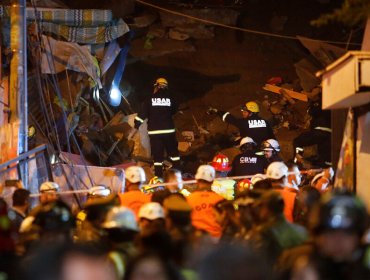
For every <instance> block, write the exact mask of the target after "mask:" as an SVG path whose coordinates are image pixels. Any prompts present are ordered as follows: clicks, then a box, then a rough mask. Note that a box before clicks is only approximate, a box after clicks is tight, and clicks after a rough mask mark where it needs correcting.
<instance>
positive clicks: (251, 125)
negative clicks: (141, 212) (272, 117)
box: [222, 112, 275, 146]
mask: <svg viewBox="0 0 370 280" xmlns="http://www.w3.org/2000/svg"><path fill="white" fill-rule="evenodd" d="M222 113H223V114H222V120H223V121H224V122H227V123H230V124H232V125H234V126H236V127H237V128H238V129H239V131H240V136H241V137H242V138H244V137H247V136H248V137H250V138H252V139H253V140H254V142H256V143H257V145H258V146H260V145H261V143H262V142H263V141H265V140H267V139H275V135H274V132H273V130H272V128H271V126H270V124H269V123H268V122H267V121H266V120H265V119H263V118H261V117H259V116H258V114H252V115H251V116H250V117H249V118H246V119H243V118H236V117H234V116H233V115H231V114H230V113H228V112H222Z"/></svg>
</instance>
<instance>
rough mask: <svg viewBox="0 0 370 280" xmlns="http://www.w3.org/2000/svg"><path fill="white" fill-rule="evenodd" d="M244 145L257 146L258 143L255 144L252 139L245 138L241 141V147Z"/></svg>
mask: <svg viewBox="0 0 370 280" xmlns="http://www.w3.org/2000/svg"><path fill="white" fill-rule="evenodd" d="M244 144H256V142H254V140H253V139H252V138H250V137H244V138H243V139H242V140H240V147H241V146H243V145H244Z"/></svg>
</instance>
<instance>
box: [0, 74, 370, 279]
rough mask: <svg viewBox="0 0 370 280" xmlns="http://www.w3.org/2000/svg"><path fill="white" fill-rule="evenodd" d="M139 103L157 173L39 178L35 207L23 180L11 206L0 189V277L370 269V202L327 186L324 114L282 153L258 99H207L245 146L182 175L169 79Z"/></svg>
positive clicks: (361, 272)
mask: <svg viewBox="0 0 370 280" xmlns="http://www.w3.org/2000/svg"><path fill="white" fill-rule="evenodd" d="M142 105H143V106H142V107H143V108H142V109H141V110H140V112H139V114H138V115H137V116H136V118H135V128H137V129H138V128H140V127H141V125H142V124H144V123H145V121H146V120H148V134H149V137H150V142H151V148H152V154H153V161H154V168H153V169H154V172H155V175H156V177H154V178H152V179H151V180H150V181H149V182H148V180H147V178H146V173H145V172H144V169H143V168H142V167H141V166H138V165H134V166H130V167H128V168H127V169H126V170H125V184H124V187H123V188H122V190H120V192H119V193H115V192H114V191H113V188H111V186H103V185H99V186H93V187H91V189H90V190H89V193H88V195H87V196H86V197H81V196H75V197H74V198H75V200H73V199H71V198H69V199H67V198H68V196H66V195H65V193H64V192H63V191H61V190H60V187H59V186H58V184H57V183H55V182H44V183H42V184H41V186H40V188H39V202H38V205H37V206H36V207H33V208H32V209H30V208H31V207H30V205H31V203H30V193H29V191H28V190H25V189H23V188H22V187H18V188H16V190H15V191H14V193H13V197H12V198H13V200H12V202H11V203H9V205H8V204H7V203H6V201H5V200H4V199H3V198H0V252H1V255H0V279H9V280H12V279H17V280H18V279H20V280H35V279H37V280H55V279H58V280H59V279H60V280H98V279H99V280H102V279H104V280H120V279H125V280H126V279H127V280H177V279H186V280H193V279H194V280H195V279H199V280H218V279H220V280H221V279H222V280H224V279H230V280H233V279H235V280H241V279H251V280H259V279H277V280H280V279H294V280H316V279H317V280H318V279H336V280H337V279H370V249H369V246H368V244H369V242H370V238H369V236H368V228H369V224H368V213H367V210H366V207H365V205H364V204H363V203H362V202H361V200H360V199H359V198H358V197H356V196H355V195H354V194H353V193H350V192H349V191H347V190H344V189H341V190H337V189H334V188H333V186H332V179H333V176H334V171H333V169H332V168H327V166H330V162H328V161H329V160H330V151H328V148H327V145H326V144H327V142H328V139H329V138H330V132H331V130H330V128H328V127H326V126H325V125H326V124H325V123H323V122H318V121H316V122H313V125H312V127H311V130H310V131H308V132H307V133H306V134H304V135H301V136H300V137H298V138H296V140H295V141H294V143H293V144H294V145H292V149H294V150H295V152H296V153H295V157H294V158H293V159H292V160H291V161H289V162H287V163H285V162H284V161H283V160H282V159H281V157H280V155H279V152H280V149H281V148H280V145H279V143H278V141H277V140H276V138H275V135H274V133H273V130H272V129H271V127H270V125H269V123H268V122H267V121H266V120H264V119H263V118H261V117H260V116H259V114H258V113H259V106H258V104H257V103H256V102H254V101H250V102H247V103H246V104H245V106H242V108H241V112H242V118H237V117H235V116H233V115H231V114H230V113H229V112H223V111H221V110H217V109H215V108H210V109H209V112H208V113H209V114H215V115H218V116H219V117H221V119H222V120H223V121H225V122H228V123H230V124H232V125H234V126H236V127H237V128H238V129H239V131H240V136H241V139H240V142H239V143H238V147H239V150H240V153H239V154H238V155H237V156H236V157H235V158H234V159H232V160H229V158H228V157H227V156H225V155H223V154H221V153H219V154H217V155H215V157H214V159H213V161H212V162H210V163H208V164H202V165H200V166H199V167H198V169H197V171H196V172H195V175H194V176H193V177H192V178H188V177H189V176H187V180H185V179H183V176H182V173H181V170H179V169H175V168H178V167H179V166H180V163H181V160H180V156H179V152H178V151H177V140H176V130H175V126H174V122H173V120H172V117H173V115H174V114H175V113H176V111H177V105H176V102H175V101H174V100H173V96H171V95H170V94H169V92H168V82H167V80H166V79H163V78H159V79H157V81H156V82H155V84H154V92H153V95H151V96H150V98H148V99H147V100H146V101H145V102H143V104H142ZM322 119H325V120H327V119H326V118H322ZM319 134H320V136H321V138H320V137H318V135H319ZM308 140H310V141H308ZM316 141H320V142H319V143H316ZM329 141H330V139H329ZM323 143H324V144H325V145H323ZM312 144H318V145H319V146H320V145H321V146H320V147H321V148H320V149H319V151H322V153H321V155H322V154H325V157H323V158H322V159H319V160H317V161H316V162H318V163H321V164H322V166H321V167H322V168H320V170H301V169H302V166H301V161H300V160H301V155H302V151H303V147H304V146H307V145H312ZM323 146H324V148H323ZM165 155H167V156H168V157H169V159H170V160H171V161H172V163H173V168H170V169H166V168H164V165H163V161H164V158H165ZM319 155H320V153H319ZM184 177H185V176H184ZM71 202H72V203H71ZM73 202H75V203H73ZM76 202H78V203H76Z"/></svg>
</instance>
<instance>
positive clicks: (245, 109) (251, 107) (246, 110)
mask: <svg viewBox="0 0 370 280" xmlns="http://www.w3.org/2000/svg"><path fill="white" fill-rule="evenodd" d="M241 111H242V116H243V118H244V119H247V118H249V117H250V116H252V115H254V114H258V113H259V111H260V108H259V106H258V104H257V103H256V102H254V101H249V102H247V103H245V105H244V106H242V107H241Z"/></svg>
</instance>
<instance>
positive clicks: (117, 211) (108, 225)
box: [101, 206, 138, 231]
mask: <svg viewBox="0 0 370 280" xmlns="http://www.w3.org/2000/svg"><path fill="white" fill-rule="evenodd" d="M101 226H102V228H105V229H112V228H120V229H127V230H133V231H138V226H137V222H136V217H135V214H134V212H132V210H131V209H129V208H127V207H124V206H115V207H113V208H111V209H110V210H109V211H108V213H107V216H106V217H105V221H104V222H103V224H102V225H101Z"/></svg>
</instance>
